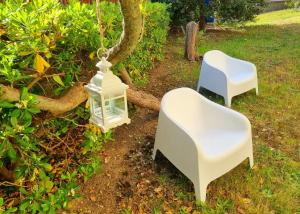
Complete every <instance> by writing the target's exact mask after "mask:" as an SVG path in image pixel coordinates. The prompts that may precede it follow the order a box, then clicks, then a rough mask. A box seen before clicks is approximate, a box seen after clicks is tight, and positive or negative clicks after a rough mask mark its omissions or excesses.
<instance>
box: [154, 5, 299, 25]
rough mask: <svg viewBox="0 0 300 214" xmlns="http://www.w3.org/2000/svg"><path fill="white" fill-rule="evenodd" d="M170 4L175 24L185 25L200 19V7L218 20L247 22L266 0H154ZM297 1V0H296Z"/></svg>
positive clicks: (205, 14)
mask: <svg viewBox="0 0 300 214" xmlns="http://www.w3.org/2000/svg"><path fill="white" fill-rule="evenodd" d="M152 1H154V2H164V3H168V4H170V9H169V10H170V13H171V20H172V23H173V25H175V26H179V25H185V24H186V23H187V22H189V21H198V20H199V18H200V9H201V8H202V7H203V8H204V10H203V13H204V14H203V15H204V16H212V15H214V16H215V17H216V19H217V21H218V22H245V21H249V20H252V19H253V18H254V17H255V16H256V15H257V14H259V13H260V12H262V9H263V8H264V6H265V1H264V0H210V3H209V4H208V5H207V4H204V2H205V0H152ZM296 1H297V0H296Z"/></svg>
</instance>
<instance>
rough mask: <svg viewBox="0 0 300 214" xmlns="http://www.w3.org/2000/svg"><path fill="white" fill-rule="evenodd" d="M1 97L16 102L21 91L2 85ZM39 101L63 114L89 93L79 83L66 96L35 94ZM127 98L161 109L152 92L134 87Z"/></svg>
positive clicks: (46, 108)
mask: <svg viewBox="0 0 300 214" xmlns="http://www.w3.org/2000/svg"><path fill="white" fill-rule="evenodd" d="M0 91H1V93H0V99H1V100H7V101H9V102H16V101H18V100H19V98H20V91H19V90H18V89H15V88H12V87H9V86H4V85H0ZM31 95H32V96H35V97H36V100H37V101H38V103H37V104H36V107H37V108H39V109H41V110H43V111H48V112H50V113H52V114H53V115H54V116H58V115H61V114H63V113H66V112H68V111H71V110H73V109H74V108H76V107H77V106H79V105H80V104H81V103H83V102H84V101H86V100H87V98H88V95H87V93H86V91H85V89H84V87H83V84H82V83H78V84H76V85H75V86H73V87H72V88H71V89H70V90H69V91H68V92H67V93H66V94H65V95H64V96H62V97H60V98H58V99H52V98H48V97H44V96H39V95H34V94H31ZM127 99H128V101H129V102H131V103H133V104H135V105H138V106H141V107H143V108H148V109H151V110H154V111H159V107H160V101H159V99H157V98H156V97H154V96H153V95H151V94H147V93H146V92H144V91H138V90H134V89H131V88H129V89H127Z"/></svg>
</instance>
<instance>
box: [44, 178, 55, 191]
mask: <svg viewBox="0 0 300 214" xmlns="http://www.w3.org/2000/svg"><path fill="white" fill-rule="evenodd" d="M53 185H54V184H53V182H52V181H50V180H48V181H45V188H46V190H47V191H48V192H50V191H51V189H52V187H53Z"/></svg>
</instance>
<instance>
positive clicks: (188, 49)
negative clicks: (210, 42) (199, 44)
mask: <svg viewBox="0 0 300 214" xmlns="http://www.w3.org/2000/svg"><path fill="white" fill-rule="evenodd" d="M198 27H199V26H198V24H197V23H196V22H193V21H192V22H189V23H188V24H187V25H186V34H185V52H184V57H185V58H187V59H188V60H190V61H196V60H197V58H198V57H197V56H196V53H195V46H196V38H197V32H198Z"/></svg>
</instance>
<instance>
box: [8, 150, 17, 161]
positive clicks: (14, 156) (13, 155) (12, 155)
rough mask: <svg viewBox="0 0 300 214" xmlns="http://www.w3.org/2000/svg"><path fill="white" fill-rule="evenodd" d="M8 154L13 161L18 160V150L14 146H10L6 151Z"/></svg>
mask: <svg viewBox="0 0 300 214" xmlns="http://www.w3.org/2000/svg"><path fill="white" fill-rule="evenodd" d="M6 156H7V157H8V158H9V159H10V160H11V161H12V162H15V161H16V160H17V152H16V150H15V149H14V148H10V149H8V150H7V152H6Z"/></svg>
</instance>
